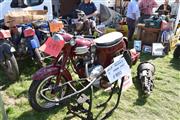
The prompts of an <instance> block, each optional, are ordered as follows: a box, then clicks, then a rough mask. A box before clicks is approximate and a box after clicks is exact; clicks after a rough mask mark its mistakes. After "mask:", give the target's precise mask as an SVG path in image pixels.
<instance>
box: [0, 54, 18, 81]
mask: <svg viewBox="0 0 180 120" xmlns="http://www.w3.org/2000/svg"><path fill="white" fill-rule="evenodd" d="M0 65H1V67H2V68H3V71H4V72H5V74H6V76H7V77H8V78H9V79H10V80H12V81H15V80H18V79H19V68H18V64H17V61H16V58H15V57H14V55H12V56H11V57H10V58H9V59H7V60H5V61H4V63H1V64H0Z"/></svg>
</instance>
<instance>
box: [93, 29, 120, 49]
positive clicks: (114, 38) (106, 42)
mask: <svg viewBox="0 0 180 120" xmlns="http://www.w3.org/2000/svg"><path fill="white" fill-rule="evenodd" d="M122 38H123V34H122V33H121V32H111V33H108V34H105V35H103V36H101V37H99V38H96V39H94V42H95V43H96V45H97V47H110V46H114V45H116V44H117V43H119V42H120V41H121V40H122Z"/></svg>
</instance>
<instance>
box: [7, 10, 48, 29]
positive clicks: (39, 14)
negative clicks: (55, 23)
mask: <svg viewBox="0 0 180 120" xmlns="http://www.w3.org/2000/svg"><path fill="white" fill-rule="evenodd" d="M46 14H47V11H45V10H29V11H28V10H26V11H12V12H9V13H8V14H6V15H5V16H4V21H5V25H6V26H7V27H13V26H16V25H18V24H24V23H30V22H32V21H35V20H46V19H47V17H46Z"/></svg>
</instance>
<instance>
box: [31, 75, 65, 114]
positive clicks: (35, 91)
mask: <svg viewBox="0 0 180 120" xmlns="http://www.w3.org/2000/svg"><path fill="white" fill-rule="evenodd" d="M56 77H57V76H55V75H51V76H49V77H47V78H45V79H43V80H39V81H37V80H34V81H33V82H32V83H31V86H30V88H29V96H28V99H29V103H30V105H31V107H32V108H33V109H34V110H36V111H38V112H41V111H49V110H52V109H54V108H56V107H57V106H60V105H59V103H55V102H50V101H47V100H46V99H44V98H43V96H42V94H41V93H40V91H42V90H44V89H48V88H49V91H44V92H43V95H44V96H46V97H47V98H48V99H51V100H55V99H60V98H61V97H63V96H65V94H66V93H67V91H68V88H67V86H66V87H65V88H62V89H61V91H60V92H56V93H55V94H52V89H51V88H52V87H53V86H54V85H55V83H56ZM61 80H62V81H61V84H63V83H64V82H66V80H67V79H66V78H65V77H62V78H61ZM66 102H67V101H66ZM62 103H64V101H62Z"/></svg>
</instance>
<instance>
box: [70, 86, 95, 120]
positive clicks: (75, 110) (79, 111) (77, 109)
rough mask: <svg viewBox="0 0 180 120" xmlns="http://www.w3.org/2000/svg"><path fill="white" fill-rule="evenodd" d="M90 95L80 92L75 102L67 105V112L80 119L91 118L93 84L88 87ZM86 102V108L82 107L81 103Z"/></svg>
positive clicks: (89, 119) (90, 119)
mask: <svg viewBox="0 0 180 120" xmlns="http://www.w3.org/2000/svg"><path fill="white" fill-rule="evenodd" d="M90 92H91V93H90V97H88V96H86V95H85V94H84V93H81V94H80V95H79V96H78V99H77V100H76V102H75V103H73V105H72V104H70V105H68V106H67V108H68V112H67V114H69V113H71V114H73V115H74V116H77V117H79V118H81V119H82V120H93V114H92V112H91V109H92V96H93V86H91V87H90ZM85 103H87V104H88V108H87V109H86V108H84V107H83V104H85ZM83 114H84V116H83Z"/></svg>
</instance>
